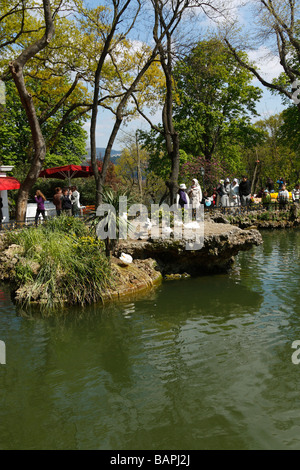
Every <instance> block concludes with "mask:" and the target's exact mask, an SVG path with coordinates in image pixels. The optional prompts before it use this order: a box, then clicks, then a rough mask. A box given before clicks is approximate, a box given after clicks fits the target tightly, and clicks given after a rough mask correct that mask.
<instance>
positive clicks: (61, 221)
mask: <svg viewBox="0 0 300 470" xmlns="http://www.w3.org/2000/svg"><path fill="white" fill-rule="evenodd" d="M41 230H43V231H45V232H62V233H66V234H70V235H73V236H77V237H79V236H82V235H88V233H89V228H88V227H87V226H86V225H85V223H84V221H83V220H82V219H80V218H79V217H68V216H66V215H64V214H62V215H61V216H60V217H52V218H51V219H47V221H46V222H44V224H43V225H42V226H41Z"/></svg>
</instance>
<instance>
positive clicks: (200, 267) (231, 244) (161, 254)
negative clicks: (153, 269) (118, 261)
mask: <svg viewBox="0 0 300 470" xmlns="http://www.w3.org/2000/svg"><path fill="white" fill-rule="evenodd" d="M186 243H187V240H186V239H184V238H183V239H182V240H174V239H172V238H168V239H167V238H164V239H163V238H161V239H158V240H151V239H148V240H124V241H122V242H120V243H119V245H118V246H117V248H116V250H115V256H120V255H121V253H122V252H124V253H128V254H130V255H131V256H132V257H133V258H134V259H147V258H152V259H155V260H156V262H157V264H158V269H159V270H160V271H161V272H162V274H163V275H166V274H175V273H179V274H182V273H188V274H191V275H197V274H206V273H215V272H222V271H226V270H227V269H228V268H229V267H230V266H231V265H232V263H233V260H234V256H235V255H237V254H238V252H239V251H246V250H249V249H250V248H252V247H253V246H254V245H260V244H261V243H262V237H261V234H260V233H259V232H258V230H242V229H240V228H238V227H235V226H232V225H228V224H216V223H213V222H206V223H205V227H204V243H203V247H202V248H201V249H199V250H187V249H186Z"/></svg>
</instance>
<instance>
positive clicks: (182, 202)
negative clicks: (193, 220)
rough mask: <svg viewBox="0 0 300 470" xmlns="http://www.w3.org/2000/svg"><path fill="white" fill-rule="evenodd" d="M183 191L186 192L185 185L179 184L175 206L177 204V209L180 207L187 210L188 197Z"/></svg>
mask: <svg viewBox="0 0 300 470" xmlns="http://www.w3.org/2000/svg"><path fill="white" fill-rule="evenodd" d="M185 190H186V185H185V184H180V185H179V190H178V193H177V199H176V204H177V207H178V208H179V207H180V208H181V209H184V208H187V207H188V205H189V197H188V195H187V193H186V192H185Z"/></svg>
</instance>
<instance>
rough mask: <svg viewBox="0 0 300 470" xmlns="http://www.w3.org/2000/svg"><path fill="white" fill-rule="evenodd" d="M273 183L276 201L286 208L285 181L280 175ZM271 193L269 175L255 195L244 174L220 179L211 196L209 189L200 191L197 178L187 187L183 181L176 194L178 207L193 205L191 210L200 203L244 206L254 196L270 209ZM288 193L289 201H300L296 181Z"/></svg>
mask: <svg viewBox="0 0 300 470" xmlns="http://www.w3.org/2000/svg"><path fill="white" fill-rule="evenodd" d="M276 184H278V189H277V192H278V194H277V197H276V201H277V202H278V204H279V208H280V209H285V208H286V207H287V204H288V203H289V200H290V193H289V191H288V190H287V186H286V181H285V179H284V178H282V177H280V178H279V179H278V180H277V181H276ZM272 193H275V183H274V181H273V180H272V179H271V178H268V180H267V182H266V185H265V187H263V188H261V189H260V191H259V192H258V193H257V194H252V193H251V182H250V181H249V180H248V177H247V176H246V175H244V176H243V177H242V179H241V180H240V181H239V180H238V179H237V178H233V180H232V181H230V179H229V178H226V179H221V180H220V181H219V183H218V184H217V186H216V188H214V190H213V193H212V194H211V195H209V193H208V191H204V192H203V194H202V190H201V187H200V184H199V182H198V180H197V179H193V180H192V184H191V186H190V188H189V189H187V187H186V185H185V184H180V186H179V190H178V194H177V205H178V207H181V208H184V207H192V208H193V209H194V208H197V207H200V204H203V205H204V206H205V207H238V206H242V207H247V206H250V204H251V203H253V202H254V200H255V198H257V199H258V200H261V202H262V204H263V206H265V207H266V208H268V209H269V208H270V207H271V201H272V196H271V194H272ZM291 195H292V201H293V202H294V203H297V204H299V202H300V185H299V184H296V186H295V188H294V189H293V190H292V191H291Z"/></svg>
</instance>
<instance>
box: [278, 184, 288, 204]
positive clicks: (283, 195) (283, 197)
mask: <svg viewBox="0 0 300 470" xmlns="http://www.w3.org/2000/svg"><path fill="white" fill-rule="evenodd" d="M289 198H290V195H289V192H288V190H287V189H286V186H285V184H284V185H283V186H282V188H281V190H280V191H279V193H278V196H277V200H278V202H279V209H281V210H283V209H286V207H287V205H288V202H289Z"/></svg>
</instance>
